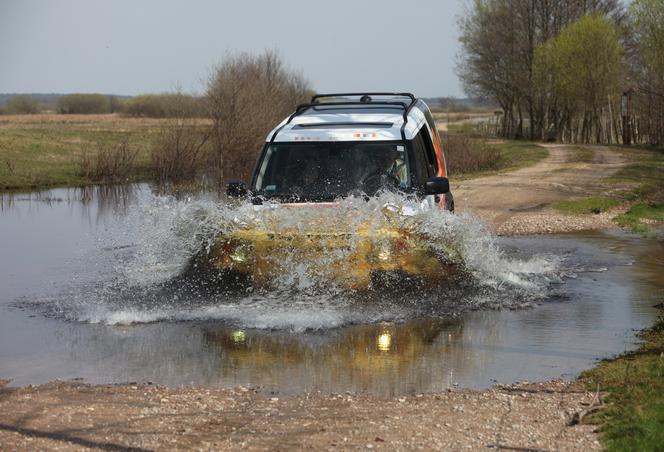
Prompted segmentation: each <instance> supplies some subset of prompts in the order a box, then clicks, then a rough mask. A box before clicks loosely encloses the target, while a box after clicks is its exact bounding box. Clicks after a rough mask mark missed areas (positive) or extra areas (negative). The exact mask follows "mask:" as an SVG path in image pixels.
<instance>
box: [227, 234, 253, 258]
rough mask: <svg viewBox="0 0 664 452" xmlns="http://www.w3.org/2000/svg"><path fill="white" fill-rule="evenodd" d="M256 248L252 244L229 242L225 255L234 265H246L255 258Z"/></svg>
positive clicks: (236, 241)
mask: <svg viewBox="0 0 664 452" xmlns="http://www.w3.org/2000/svg"><path fill="white" fill-rule="evenodd" d="M253 251H254V247H253V245H252V244H251V243H248V242H244V241H239V240H229V241H227V242H226V244H225V245H224V254H225V255H226V256H227V258H228V259H229V260H230V262H231V263H233V264H246V263H248V262H250V261H251V260H252V258H253Z"/></svg>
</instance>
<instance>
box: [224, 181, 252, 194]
mask: <svg viewBox="0 0 664 452" xmlns="http://www.w3.org/2000/svg"><path fill="white" fill-rule="evenodd" d="M226 194H227V195H228V196H231V197H233V198H243V197H245V196H247V194H248V190H247V185H246V184H245V183H244V181H241V180H232V181H229V182H228V186H227V187H226Z"/></svg>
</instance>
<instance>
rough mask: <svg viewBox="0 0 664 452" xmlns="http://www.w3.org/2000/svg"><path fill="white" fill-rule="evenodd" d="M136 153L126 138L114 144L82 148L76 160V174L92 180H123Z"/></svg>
mask: <svg viewBox="0 0 664 452" xmlns="http://www.w3.org/2000/svg"><path fill="white" fill-rule="evenodd" d="M137 155H138V150H136V149H132V148H131V147H130V146H129V141H128V139H126V138H125V139H123V140H122V141H120V142H119V143H116V144H114V145H98V146H97V149H89V148H84V149H83V150H82V153H81V158H80V160H79V162H78V168H79V170H78V174H79V176H81V177H84V178H86V179H90V180H93V181H103V182H119V181H123V180H126V179H127V178H128V177H129V176H130V175H131V173H132V170H133V169H134V162H135V161H136V157H137Z"/></svg>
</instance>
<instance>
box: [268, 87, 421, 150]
mask: <svg viewBox="0 0 664 452" xmlns="http://www.w3.org/2000/svg"><path fill="white" fill-rule="evenodd" d="M351 96H361V97H362V99H361V100H359V101H356V100H348V101H336V100H335V101H332V102H319V99H324V98H326V97H327V98H334V97H351ZM365 96H367V97H368V100H363V99H365ZM371 96H393V97H408V98H409V99H410V102H408V103H406V102H401V101H394V100H391V101H390V100H376V101H374V100H373V99H371ZM416 102H417V98H416V97H415V96H414V95H413V94H411V93H382V92H371V93H335V94H317V95H315V96H312V98H311V102H310V103H307V104H300V105H298V106H297V107H296V108H295V111H294V112H293V114H292V115H290V116H289V117H288V120H287V121H286V122H285V123H284V124H283V125H282V126H281V127H279V128H278V129H277V130H275V132H274V134H272V138H271V139H270V144H272V143H274V140H275V138H276V137H277V135H278V134H279V132H281V129H283V128H284V127H286V126H287V125H288V124H290V122H291V121H292V120H293V118H295V117H296V116H299V115H301V114H302V113H304V112H305V111H307V110H309V109H310V108H314V109H315V108H316V107H323V106H324V107H328V106H362V107H368V106H377V107H378V106H383V107H384V106H388V107H390V106H391V107H399V108H403V123H402V124H401V138H402V139H403V140H405V139H406V132H405V130H406V123H407V122H408V114H409V113H410V110H411V109H412V108H413V106H414V105H415V103H416Z"/></svg>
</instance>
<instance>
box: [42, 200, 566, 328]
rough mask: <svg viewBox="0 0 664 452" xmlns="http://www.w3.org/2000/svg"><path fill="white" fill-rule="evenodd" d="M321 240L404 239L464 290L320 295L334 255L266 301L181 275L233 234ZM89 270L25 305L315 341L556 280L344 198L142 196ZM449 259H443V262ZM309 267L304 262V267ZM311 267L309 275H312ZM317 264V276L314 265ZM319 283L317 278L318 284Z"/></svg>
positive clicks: (424, 221)
mask: <svg viewBox="0 0 664 452" xmlns="http://www.w3.org/2000/svg"><path fill="white" fill-rule="evenodd" d="M314 225H315V227H316V228H318V230H328V231H335V232H337V233H343V234H346V235H347V236H348V237H349V238H350V241H351V247H352V243H353V240H354V238H355V237H356V235H357V231H358V230H359V229H360V228H368V230H369V233H371V232H372V231H375V230H378V229H379V228H381V227H384V226H386V225H391V226H397V227H400V228H407V229H408V230H410V231H414V232H416V233H417V234H419V235H420V236H422V237H425V239H426V242H427V243H428V244H429V246H430V247H431V249H432V250H433V251H435V252H436V253H438V254H440V255H442V254H447V255H452V256H453V259H454V260H456V262H457V264H458V265H460V266H462V267H463V269H464V270H465V272H464V275H465V278H464V279H463V280H461V281H455V282H454V283H451V284H448V285H445V286H443V287H436V288H432V289H424V288H418V289H416V290H415V291H413V292H411V293H407V294H404V292H403V290H401V291H400V290H392V291H391V290H381V291H373V292H372V291H368V292H367V293H354V292H352V291H348V290H345V289H342V288H340V287H338V286H336V285H335V284H333V281H324V283H325V284H320V282H321V281H320V280H318V281H316V279H317V278H318V279H320V278H321V274H320V273H316V272H315V271H314V270H313V269H314V267H316V268H320V267H323V268H326V267H327V266H329V264H330V262H332V261H334V260H339V259H341V260H343V259H344V257H345V255H344V252H343V251H342V250H333V251H332V252H330V253H328V254H327V255H324V256H317V257H316V259H328V260H329V262H328V261H324V262H307V261H306V260H305V261H301V260H299V261H298V262H295V261H293V262H292V263H291V265H285V266H283V268H285V271H284V272H283V274H281V275H280V276H279V278H278V281H277V282H278V284H276V285H275V287H273V288H272V289H271V290H265V291H258V290H251V288H248V287H245V288H240V289H239V290H221V291H220V290H218V287H213V285H212V284H211V283H210V281H208V280H207V277H206V276H205V275H198V274H196V272H192V271H187V269H188V268H189V267H190V263H191V261H192V259H193V258H194V256H196V255H199V254H200V253H206V252H209V250H210V249H211V247H212V246H213V245H214V243H215V241H216V240H217V239H218V238H219V237H220V236H221V237H223V236H228V235H230V234H232V233H233V232H235V231H237V230H240V229H242V228H247V227H252V228H255V229H259V230H266V231H267V230H269V231H271V232H273V233H274V234H275V235H279V234H287V233H293V232H297V233H305V232H306V231H307V230H308V229H309V228H311V227H313V226H314ZM98 242H99V249H104V250H110V252H109V253H108V254H107V255H104V256H103V262H101V263H100V262H98V260H99V259H100V258H101V257H100V255H99V254H95V256H91V257H90V259H91V260H93V261H94V262H95V265H98V266H99V267H100V269H101V270H100V272H99V273H98V274H97V275H96V276H95V278H93V279H92V280H90V281H85V282H84V283H83V284H81V285H76V286H72V287H71V288H69V290H67V291H66V292H65V293H60V294H58V295H57V296H55V297H42V298H40V299H39V300H37V301H35V302H31V303H30V304H32V305H38V306H39V309H40V310H42V311H44V312H45V313H46V314H48V315H53V316H57V317H62V318H65V319H68V320H73V321H83V322H91V323H105V324H130V323H143V322H155V321H162V320H171V321H181V320H182V321H183V320H215V321H223V322H228V323H230V324H237V325H241V326H242V327H245V328H276V329H293V330H297V331H300V330H306V329H322V328H333V327H338V326H342V325H345V324H351V323H372V322H378V321H386V320H389V321H403V320H407V319H409V318H415V317H424V316H433V317H451V316H454V315H458V314H460V313H462V312H465V311H467V310H469V309H488V308H498V307H504V306H509V307H520V306H528V305H530V304H532V303H533V302H536V301H538V300H541V299H542V298H543V297H545V296H546V295H547V294H548V293H549V291H550V286H551V284H552V283H553V282H558V281H559V280H560V276H559V274H558V267H559V264H560V258H558V257H556V256H532V257H529V258H525V259H517V258H511V257H508V256H507V255H506V254H505V252H504V251H502V250H501V249H500V247H499V246H498V243H497V241H496V238H495V237H494V236H492V235H491V234H490V233H489V232H488V231H487V230H486V228H485V227H484V226H483V225H482V224H481V223H480V222H479V221H477V220H476V219H474V218H472V217H471V216H465V215H451V214H449V213H447V212H444V211H442V210H439V209H432V210H430V209H424V208H422V205H421V204H420V203H418V202H416V201H413V200H410V199H407V198H404V197H402V196H399V195H397V194H392V193H385V194H382V195H380V196H378V197H376V198H372V199H370V200H368V201H366V200H365V199H361V198H348V199H344V200H340V201H339V202H338V203H335V205H334V207H333V208H307V207H298V208H284V207H283V206H279V205H274V204H266V205H263V206H251V205H247V204H244V205H240V206H233V205H230V204H227V203H222V202H218V201H214V200H211V199H209V198H205V197H198V198H194V199H185V200H178V199H176V198H174V197H171V196H159V195H155V194H153V193H151V192H147V191H145V192H141V193H140V194H139V195H138V197H137V203H136V205H135V206H133V208H131V209H130V211H129V212H128V214H127V216H125V217H123V218H121V219H118V222H117V224H116V225H114V226H113V227H111V228H109V229H108V232H107V233H106V234H102V235H101V236H100V237H99V238H98ZM451 250H452V253H451V254H450V251H451ZM312 259H313V258H312ZM314 264H315V265H314ZM321 264H322V265H321ZM323 277H326V275H325V274H323Z"/></svg>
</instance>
